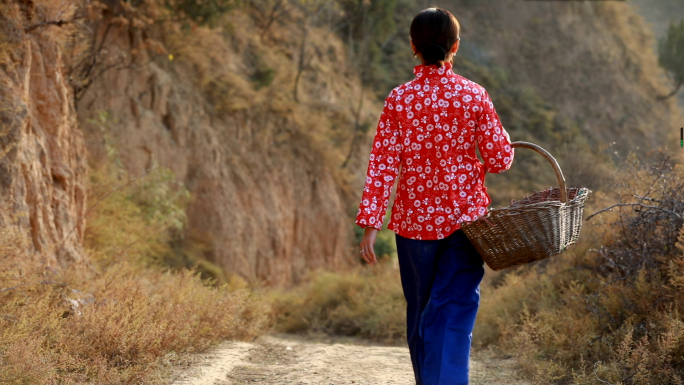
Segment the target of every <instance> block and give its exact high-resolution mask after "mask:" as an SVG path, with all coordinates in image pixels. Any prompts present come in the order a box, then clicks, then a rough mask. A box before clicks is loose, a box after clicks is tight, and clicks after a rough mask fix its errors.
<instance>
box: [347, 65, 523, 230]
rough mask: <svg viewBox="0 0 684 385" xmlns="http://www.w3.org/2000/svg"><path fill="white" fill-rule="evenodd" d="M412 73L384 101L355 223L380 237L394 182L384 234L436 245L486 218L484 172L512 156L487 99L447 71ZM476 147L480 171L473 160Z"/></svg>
mask: <svg viewBox="0 0 684 385" xmlns="http://www.w3.org/2000/svg"><path fill="white" fill-rule="evenodd" d="M451 68H452V66H451V63H445V64H444V65H443V66H442V67H441V68H437V66H436V65H431V66H426V65H418V66H416V67H415V68H414V70H413V72H414V74H415V75H416V77H415V79H413V80H411V81H409V82H407V83H405V84H403V85H401V86H399V87H396V88H394V89H393V90H392V91H391V92H390V94H389V95H388V96H387V98H386V99H385V104H384V107H383V110H382V114H381V115H380V121H379V122H378V126H377V130H376V133H375V138H374V140H373V149H372V151H371V155H370V160H369V163H368V171H367V173H366V184H365V187H364V190H363V196H362V198H361V204H360V206H359V210H358V213H357V217H356V224H357V225H359V226H361V227H364V228H365V227H368V226H371V227H375V228H376V229H378V230H380V229H382V224H383V223H382V222H383V219H384V214H385V212H386V211H387V206H388V205H389V197H390V193H391V190H392V186H393V185H394V181H395V179H396V177H397V176H398V175H399V167H400V166H401V176H400V178H399V185H398V190H397V196H396V198H395V201H394V204H393V205H392V213H391V219H390V223H389V225H388V228H389V229H390V230H392V231H394V232H395V233H397V234H399V235H401V236H403V237H406V238H411V239H423V240H427V239H442V238H445V237H447V236H449V235H450V234H451V233H453V232H454V231H456V230H458V229H459V228H460V224H461V222H463V221H473V220H475V219H477V218H478V217H480V216H482V215H485V214H486V213H487V206H488V205H489V204H490V202H491V200H490V197H489V195H488V194H487V187H485V186H484V178H485V171H486V172H490V173H501V172H504V171H506V170H508V169H509V168H510V167H511V164H512V162H513V157H514V149H513V148H511V142H510V138H509V136H508V133H507V132H506V130H504V128H503V126H502V125H501V122H500V121H499V117H498V115H497V113H496V111H495V109H494V105H493V104H492V101H491V99H490V97H489V94H488V93H487V91H486V90H485V89H484V88H483V87H482V86H480V85H479V84H477V83H475V82H473V81H471V80H468V79H466V78H464V77H462V76H460V75H458V74H456V73H454V72H453V71H452V70H451ZM475 144H477V146H478V148H479V150H480V154H481V155H482V158H483V161H484V164H482V163H481V162H480V161H479V160H478V159H477V156H476V154H475Z"/></svg>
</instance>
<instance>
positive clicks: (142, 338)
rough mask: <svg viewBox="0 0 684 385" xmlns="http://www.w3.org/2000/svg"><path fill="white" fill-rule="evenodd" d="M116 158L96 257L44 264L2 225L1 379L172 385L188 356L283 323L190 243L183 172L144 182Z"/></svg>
mask: <svg viewBox="0 0 684 385" xmlns="http://www.w3.org/2000/svg"><path fill="white" fill-rule="evenodd" d="M110 155H111V156H110V158H109V160H107V161H106V162H103V163H102V164H98V165H92V167H91V172H90V176H89V180H88V182H89V184H88V193H89V197H90V203H89V209H88V214H87V227H86V233H85V242H84V247H85V248H86V250H87V255H88V257H89V260H90V263H89V264H87V265H83V266H78V265H77V266H70V267H69V268H67V269H64V268H59V269H55V268H52V267H48V266H43V265H41V264H40V263H39V262H37V261H35V260H34V259H33V258H32V257H31V256H30V255H29V254H30V250H31V247H30V239H29V236H28V234H27V233H24V232H22V231H19V230H17V229H16V228H15V227H11V226H3V227H0V256H1V259H0V261H1V262H2V263H0V282H1V283H2V284H0V384H47V383H60V384H83V383H95V384H123V383H127V384H166V383H168V375H169V368H170V366H171V365H178V364H181V363H183V362H184V361H185V360H187V359H188V357H189V354H191V353H194V352H201V351H204V350H206V349H207V348H208V347H210V346H212V345H213V344H215V343H216V342H219V341H221V340H225V339H251V338H254V337H255V336H257V335H259V334H261V333H263V332H264V331H266V330H268V329H269V328H270V326H271V325H272V316H271V310H270V304H269V302H268V300H267V299H266V297H265V296H264V295H263V294H262V293H261V291H259V290H258V289H257V288H250V287H248V285H247V284H246V283H245V281H243V280H241V279H239V278H236V277H229V278H226V277H225V275H224V273H222V272H221V269H218V268H216V267H215V266H214V265H213V264H211V263H209V262H208V261H205V260H203V259H202V258H201V253H199V252H195V253H193V250H201V248H199V247H197V246H193V244H192V241H191V240H186V239H181V238H180V234H182V231H181V230H182V229H183V226H184V224H185V218H184V211H183V209H184V207H183V204H184V203H185V202H186V201H187V199H189V198H190V197H189V194H188V192H187V191H186V190H185V189H184V188H183V187H182V186H179V185H178V184H177V183H176V182H175V177H174V176H173V174H172V173H171V172H170V171H168V170H164V169H161V168H154V169H152V170H150V171H148V173H146V174H145V175H143V176H141V177H133V176H131V175H129V174H127V173H125V172H124V171H123V170H122V169H121V168H120V167H119V166H118V165H117V164H118V162H117V158H116V152H115V151H114V150H113V149H112V151H111V152H110ZM0 212H3V213H4V212H7V211H5V210H4V209H3V210H1V211H0ZM0 219H1V222H2V223H3V224H5V225H7V224H9V223H12V221H13V220H15V219H16V218H11V217H7V216H4V217H3V218H0ZM188 250H190V251H188Z"/></svg>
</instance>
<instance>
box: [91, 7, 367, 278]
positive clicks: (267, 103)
mask: <svg viewBox="0 0 684 385" xmlns="http://www.w3.org/2000/svg"><path fill="white" fill-rule="evenodd" d="M300 17H301V15H300V14H299V13H298V10H297V9H294V8H293V7H289V8H287V12H286V14H285V15H283V16H282V18H281V19H279V20H278V22H277V23H274V24H273V25H272V26H271V27H270V28H269V31H268V33H267V34H260V32H261V30H260V28H261V24H260V23H262V20H260V19H259V16H258V14H256V13H255V12H254V10H253V9H251V8H249V7H246V8H242V9H237V10H234V11H233V12H231V13H230V14H229V15H227V16H225V17H224V18H223V19H221V21H220V22H219V23H218V25H217V26H215V28H213V29H212V28H208V27H195V28H193V29H192V30H190V31H187V30H182V29H180V28H178V27H177V26H170V27H167V26H162V25H153V26H152V27H150V28H149V29H148V31H147V33H149V34H152V35H155V36H160V37H159V41H160V42H162V43H163V44H164V47H165V49H166V52H165V53H164V54H155V53H153V52H148V53H147V54H146V55H143V56H142V57H140V58H138V59H137V60H139V62H141V63H146V64H145V65H131V66H128V67H125V68H119V69H116V70H110V71H108V72H106V73H105V74H104V75H103V76H102V77H101V78H99V79H97V80H96V81H95V82H94V83H93V84H92V85H91V86H90V88H89V89H88V90H87V92H86V93H85V94H84V97H83V98H82V99H81V100H80V101H79V102H78V113H79V121H80V122H81V124H82V127H83V128H84V130H85V131H86V136H87V137H89V138H91V140H89V142H88V143H89V150H90V152H91V154H92V156H93V157H98V156H101V155H102V154H103V152H104V147H103V143H104V142H103V134H102V132H100V130H99V128H98V127H95V126H94V125H92V124H89V123H88V122H89V120H90V119H92V118H93V116H95V114H97V113H99V112H100V111H106V112H108V113H109V115H110V116H111V117H112V118H111V119H110V121H109V122H107V124H106V126H107V131H108V135H110V136H111V137H112V138H113V140H114V142H115V147H116V148H117V149H118V151H119V153H120V154H121V158H122V160H123V163H124V165H125V167H126V168H127V169H128V170H129V171H130V172H131V173H133V174H140V173H141V172H142V171H143V170H145V169H147V168H149V167H151V166H152V165H153V164H154V163H156V164H159V165H160V166H162V167H166V168H170V169H171V170H173V171H174V172H175V174H176V175H177V177H178V178H179V179H180V180H182V181H183V182H184V184H185V185H186V186H187V188H188V189H189V190H190V192H191V194H192V196H193V200H192V203H191V204H190V206H189V207H188V217H189V228H190V231H189V234H188V236H189V237H195V238H197V239H198V240H200V241H201V242H203V243H204V244H207V245H209V250H208V251H207V252H206V258H208V259H209V260H211V261H212V262H214V263H216V264H218V265H220V266H222V267H223V268H225V269H226V270H227V271H230V272H232V273H235V274H238V275H240V276H242V277H245V278H248V279H259V280H262V281H265V282H267V283H269V284H288V283H292V282H296V281H297V280H299V279H300V277H301V275H302V274H303V273H304V272H305V271H307V270H309V269H314V268H319V267H325V268H330V269H338V268H341V267H344V266H346V265H349V264H351V263H352V262H353V257H355V254H354V253H353V252H351V250H350V248H351V247H352V246H353V242H354V238H353V232H352V231H353V228H352V226H351V225H350V224H349V213H350V206H351V205H352V199H350V195H349V193H348V192H347V191H346V188H347V186H348V183H347V179H348V178H349V176H348V174H346V173H345V170H343V169H342V167H341V165H342V163H343V162H344V157H345V155H346V151H347V150H348V148H347V146H348V145H349V141H348V138H350V137H351V136H350V134H351V132H350V131H349V130H347V128H348V127H350V126H351V125H352V123H353V120H354V108H355V105H356V104H357V101H356V100H354V98H355V97H357V95H358V94H359V92H358V89H359V88H360V82H359V81H358V77H356V76H354V74H353V73H350V71H349V68H348V67H347V66H346V64H345V54H346V52H345V48H344V45H343V44H342V42H341V41H340V40H339V39H338V38H336V37H335V36H334V35H332V34H331V33H330V32H329V31H326V30H323V29H320V28H316V27H315V26H311V27H310V28H311V30H310V31H307V32H308V37H307V41H306V46H305V50H304V52H305V55H306V56H305V58H304V60H305V61H306V62H308V63H307V67H306V69H305V71H304V72H303V73H302V76H301V81H300V84H299V85H298V90H297V98H298V99H299V101H295V100H294V82H293V80H294V79H295V77H296V76H297V70H298V61H299V58H298V56H299V55H301V47H300V40H301V35H300V34H301V32H302V31H301V30H299V27H297V25H296V23H297V22H298V20H299V19H300ZM115 22H116V20H115V19H114V18H113V17H109V18H108V16H107V15H106V17H105V19H104V20H103V21H102V22H100V23H99V24H98V25H97V30H98V33H100V34H101V35H99V36H100V39H102V36H104V32H103V31H107V29H108V31H107V32H108V33H107V35H106V37H105V40H104V41H105V44H106V46H107V47H108V54H109V55H111V56H112V57H114V56H117V55H121V54H122V53H126V52H131V51H133V50H134V49H135V48H136V41H135V39H132V38H131V36H132V34H131V33H130V30H129V28H128V27H120V26H118V25H115V24H114V23H115ZM110 25H111V27H108V26H110ZM168 54H171V55H173V60H170V59H169V56H168ZM370 103H375V104H372V105H373V106H374V108H373V110H375V109H377V102H368V101H367V102H366V105H371V104H370ZM361 113H362V114H368V111H367V110H362V111H361ZM98 154H100V155H98Z"/></svg>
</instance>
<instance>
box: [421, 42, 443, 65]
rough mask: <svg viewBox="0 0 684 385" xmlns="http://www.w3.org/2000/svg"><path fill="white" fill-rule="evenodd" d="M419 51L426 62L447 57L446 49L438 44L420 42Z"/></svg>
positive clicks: (437, 60)
mask: <svg viewBox="0 0 684 385" xmlns="http://www.w3.org/2000/svg"><path fill="white" fill-rule="evenodd" d="M420 53H421V54H422V55H423V59H425V61H427V62H439V61H443V60H446V57H447V52H446V50H445V49H444V47H442V46H441V45H439V44H432V43H425V44H422V47H421V49H420Z"/></svg>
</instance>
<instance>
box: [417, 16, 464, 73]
mask: <svg viewBox="0 0 684 385" xmlns="http://www.w3.org/2000/svg"><path fill="white" fill-rule="evenodd" d="M460 32H461V26H460V24H459V23H458V20H456V17H454V15H452V14H451V12H449V11H447V10H446V9H441V8H437V7H432V8H428V9H424V10H422V11H420V13H418V14H417V15H416V17H414V18H413V21H412V22H411V32H410V34H411V40H412V41H413V44H414V45H415V46H416V51H417V52H418V53H420V56H422V57H423V61H424V62H425V64H426V65H432V64H436V65H437V66H438V67H441V66H442V64H444V60H446V57H447V53H448V52H449V50H450V49H451V46H453V45H454V43H456V40H458V39H459V38H460V37H459V35H460Z"/></svg>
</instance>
